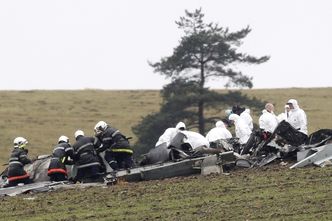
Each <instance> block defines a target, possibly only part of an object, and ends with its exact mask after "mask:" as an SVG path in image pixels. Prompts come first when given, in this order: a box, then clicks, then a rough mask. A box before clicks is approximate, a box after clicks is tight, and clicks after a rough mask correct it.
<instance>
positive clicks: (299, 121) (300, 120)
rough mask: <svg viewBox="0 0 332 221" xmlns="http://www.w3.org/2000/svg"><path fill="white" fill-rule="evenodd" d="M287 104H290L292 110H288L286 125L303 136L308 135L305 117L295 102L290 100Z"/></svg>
mask: <svg viewBox="0 0 332 221" xmlns="http://www.w3.org/2000/svg"><path fill="white" fill-rule="evenodd" d="M287 104H292V105H293V107H294V109H290V111H289V116H288V118H287V121H288V123H290V125H292V126H293V127H294V128H295V129H297V130H299V131H300V132H302V133H304V134H308V129H307V115H306V114H305V112H304V111H303V110H302V109H301V108H300V107H299V105H298V103H297V100H295V99H290V100H289V101H288V102H287Z"/></svg>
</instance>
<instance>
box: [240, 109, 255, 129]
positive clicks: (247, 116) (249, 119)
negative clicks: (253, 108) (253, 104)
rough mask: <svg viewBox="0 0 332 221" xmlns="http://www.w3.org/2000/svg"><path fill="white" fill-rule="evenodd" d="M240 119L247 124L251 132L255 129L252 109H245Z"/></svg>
mask: <svg viewBox="0 0 332 221" xmlns="http://www.w3.org/2000/svg"><path fill="white" fill-rule="evenodd" d="M240 117H241V118H242V119H243V120H244V122H245V123H246V124H248V126H249V128H250V130H253V129H254V124H253V122H252V117H251V116H250V109H245V110H244V111H243V112H242V113H241V114H240Z"/></svg>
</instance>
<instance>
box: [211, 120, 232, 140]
mask: <svg viewBox="0 0 332 221" xmlns="http://www.w3.org/2000/svg"><path fill="white" fill-rule="evenodd" d="M205 137H206V139H208V141H209V142H210V143H211V142H214V141H217V140H220V139H228V138H232V134H231V132H229V130H227V128H226V127H225V124H224V122H222V121H221V120H219V121H217V122H216V127H214V128H212V129H211V130H210V131H209V132H208V133H207V134H206V136H205Z"/></svg>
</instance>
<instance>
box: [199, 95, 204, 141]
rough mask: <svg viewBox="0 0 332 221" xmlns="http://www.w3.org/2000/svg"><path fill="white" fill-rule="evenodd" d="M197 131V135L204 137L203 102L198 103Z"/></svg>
mask: <svg viewBox="0 0 332 221" xmlns="http://www.w3.org/2000/svg"><path fill="white" fill-rule="evenodd" d="M198 130H199V133H200V134H202V135H205V134H204V133H205V119H204V102H203V101H202V100H201V101H199V102H198Z"/></svg>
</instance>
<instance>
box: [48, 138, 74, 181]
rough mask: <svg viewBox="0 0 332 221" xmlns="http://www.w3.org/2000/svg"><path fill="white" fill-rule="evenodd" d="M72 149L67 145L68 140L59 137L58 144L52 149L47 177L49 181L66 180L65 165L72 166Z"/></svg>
mask: <svg viewBox="0 0 332 221" xmlns="http://www.w3.org/2000/svg"><path fill="white" fill-rule="evenodd" d="M73 158H74V149H73V148H72V147H71V145H70V144H69V138H68V137H66V136H60V137H59V140H58V144H57V145H56V146H55V147H54V149H53V153H52V158H51V162H50V165H49V167H48V171H47V175H48V176H49V177H50V180H51V181H64V180H67V179H68V174H67V169H66V164H73V161H72V159H73Z"/></svg>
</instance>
